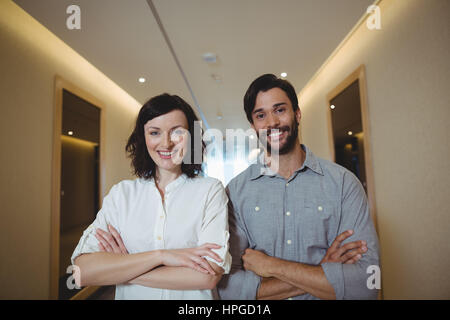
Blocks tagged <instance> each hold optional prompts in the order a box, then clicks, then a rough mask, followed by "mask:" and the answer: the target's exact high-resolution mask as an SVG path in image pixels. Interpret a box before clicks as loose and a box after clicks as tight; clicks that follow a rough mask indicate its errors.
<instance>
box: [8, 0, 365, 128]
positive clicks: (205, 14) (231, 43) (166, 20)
mask: <svg viewBox="0 0 450 320" xmlns="http://www.w3.org/2000/svg"><path fill="white" fill-rule="evenodd" d="M14 2H15V3H17V4H18V5H19V6H21V7H22V8H23V9H24V10H25V11H27V12H28V13H29V14H30V15H31V16H33V17H34V18H35V19H36V20H38V21H39V22H40V23H41V24H43V25H44V26H45V27H47V28H48V29H49V30H50V31H51V32H53V33H54V34H55V35H56V36H58V37H59V38H60V39H62V40H63V41H64V42H65V43H67V44H68V45H69V46H70V47H72V48H73V49H74V50H76V51H77V52H78V53H79V54H80V55H82V56H83V57H84V58H85V59H87V60H88V61H89V62H90V63H92V64H93V65H94V66H96V67H97V68H98V69H99V70H100V71H102V72H103V73H104V74H105V75H107V76H108V77H109V78H111V79H112V80H113V81H114V82H116V83H117V84H118V85H119V86H120V87H121V88H123V89H124V90H125V91H127V92H128V93H129V94H130V95H131V96H133V97H134V98H135V99H136V100H137V101H139V102H141V103H144V102H145V101H146V100H147V99H148V98H150V97H152V96H154V95H157V94H160V93H163V92H168V93H171V94H178V95H180V96H181V97H183V98H184V99H186V100H187V101H188V102H189V103H190V104H191V105H192V106H193V107H199V108H200V109H199V110H201V112H199V115H200V114H201V113H203V115H204V117H205V119H206V120H207V124H208V125H209V127H213V128H218V129H220V130H223V131H224V130H225V129H226V128H229V129H236V128H242V129H244V130H246V129H247V128H249V124H248V122H247V120H246V117H245V114H244V111H243V106H242V99H243V96H244V93H245V91H246V90H247V88H248V86H249V84H250V83H251V81H253V80H254V79H255V78H256V77H258V76H259V75H262V74H264V73H274V74H276V75H278V76H279V75H280V73H281V72H287V78H286V79H287V80H289V81H290V82H291V83H292V84H293V85H294V87H295V88H296V90H297V92H300V90H301V89H302V88H303V87H304V86H305V85H306V83H307V82H308V80H309V79H310V78H311V77H312V76H313V75H314V73H315V72H316V71H317V69H319V67H320V66H321V65H322V64H323V63H324V61H325V60H326V59H327V58H328V56H329V55H330V54H331V53H332V52H333V50H334V49H335V48H336V47H337V46H338V45H339V43H340V42H341V41H342V40H343V39H344V38H345V36H346V35H347V34H348V33H349V32H350V30H351V29H352V27H353V26H354V25H355V24H356V23H357V22H358V20H359V19H360V18H361V16H363V14H364V13H365V12H366V9H367V7H368V6H369V5H371V4H372V2H373V0H339V1H338V0H279V1H270V0H228V1H220V0H208V1H207V0H153V2H152V1H150V0H148V2H150V3H153V5H154V8H155V9H156V12H157V14H158V15H159V18H160V21H161V23H162V26H163V28H164V29H165V32H166V34H167V37H168V39H169V41H170V43H171V45H172V47H173V50H174V52H175V54H176V56H177V58H178V60H179V63H180V66H181V70H183V72H184V75H185V77H186V79H187V82H186V81H185V79H184V78H183V76H182V73H181V71H180V69H179V67H178V66H177V64H176V62H175V59H174V57H173V56H172V54H171V51H170V50H169V47H168V45H167V42H166V39H165V38H164V36H163V33H162V31H161V29H160V26H159V25H158V23H157V20H156V19H155V16H154V15H153V13H152V10H151V9H150V5H149V3H148V2H147V1H146V0H126V1H124V0H39V1H36V0H14ZM72 4H76V5H78V6H79V7H80V8H81V29H80V30H69V29H68V28H67V27H66V19H67V18H68V17H69V16H70V14H67V13H66V8H67V7H68V6H69V5H72ZM43 45H45V44H43ZM207 52H212V53H215V54H216V55H217V57H218V59H217V62H216V63H213V64H208V63H206V62H204V61H203V60H202V55H203V54H204V53H207ZM141 76H142V77H145V78H146V79H147V81H146V82H145V83H143V84H141V83H139V82H138V78H139V77H141ZM213 76H215V77H216V78H219V81H217V80H214V79H213ZM187 83H188V84H189V86H190V88H191V90H192V94H191V91H190V90H189V88H188V86H187ZM193 96H194V97H195V98H196V100H194V99H193ZM300 107H301V106H300ZM218 115H221V116H222V119H220V120H219V119H218Z"/></svg>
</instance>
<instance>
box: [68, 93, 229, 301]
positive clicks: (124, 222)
mask: <svg viewBox="0 0 450 320" xmlns="http://www.w3.org/2000/svg"><path fill="white" fill-rule="evenodd" d="M195 121H197V117H196V116H195V113H194V111H193V110H192V108H191V107H190V106H189V105H188V104H187V103H186V102H185V101H184V100H182V99H181V98H180V97H178V96H171V95H168V94H163V95H160V96H157V97H154V98H152V99H150V100H149V101H148V102H147V103H145V104H144V106H143V107H142V108H141V110H140V112H139V115H138V118H137V120H136V126H135V128H134V130H133V132H132V134H131V136H130V138H129V140H128V143H127V146H126V150H127V152H128V153H129V156H130V158H131V160H132V167H133V169H134V173H135V175H136V176H137V177H138V179H136V180H124V181H121V182H120V183H118V184H116V185H115V186H113V187H112V189H111V191H110V193H109V194H108V195H107V196H106V197H105V198H104V200H103V206H102V209H101V210H100V211H99V213H98V214H97V217H96V219H95V221H94V223H93V224H91V225H90V226H89V227H88V228H87V229H86V230H85V231H84V233H83V236H82V237H81V239H80V241H79V243H78V246H77V247H76V249H75V251H74V253H73V255H72V262H73V263H74V264H75V265H77V266H78V267H79V268H75V270H76V272H79V273H78V274H76V275H75V279H76V281H77V282H78V284H79V285H81V286H86V285H116V296H115V297H116V299H213V298H215V297H217V295H216V291H215V287H216V284H217V282H218V281H219V280H220V278H221V276H222V274H223V273H228V272H229V269H230V265H231V256H230V255H229V253H228V238H229V233H228V213H227V200H228V198H227V196H226V194H225V190H224V188H223V186H222V183H221V182H220V181H218V180H216V179H214V178H205V177H200V176H199V174H200V172H201V166H202V163H192V161H191V160H192V158H193V157H194V154H195V152H194V146H196V145H200V146H201V150H200V152H202V150H203V144H202V143H194V142H195V141H191V140H194V139H195V138H196V139H200V140H201V139H202V136H201V134H200V133H197V134H194V128H196V126H194V124H195ZM191 136H192V137H194V139H190V137H191Z"/></svg>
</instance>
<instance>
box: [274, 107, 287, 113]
mask: <svg viewBox="0 0 450 320" xmlns="http://www.w3.org/2000/svg"><path fill="white" fill-rule="evenodd" d="M285 110H286V109H285V108H279V109H277V110H276V111H275V112H277V113H283V112H284V111H285Z"/></svg>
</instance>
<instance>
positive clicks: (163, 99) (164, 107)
mask: <svg viewBox="0 0 450 320" xmlns="http://www.w3.org/2000/svg"><path fill="white" fill-rule="evenodd" d="M173 110H180V111H182V112H183V113H184V115H185V116H186V119H187V123H188V131H189V133H190V135H191V139H190V140H191V145H190V152H188V154H190V157H191V159H190V164H186V163H184V162H183V163H182V164H181V171H182V172H183V173H185V174H186V175H187V176H188V177H189V178H193V177H195V176H197V175H198V174H199V173H200V172H201V171H202V163H195V162H194V155H195V152H194V146H196V145H201V148H202V150H201V153H202V159H203V154H204V151H205V144H204V142H203V140H202V130H201V128H200V127H197V128H198V130H197V131H198V132H194V131H195V130H196V127H195V126H194V122H195V121H198V118H197V116H196V115H195V112H194V110H193V109H192V107H191V106H190V105H189V104H188V103H187V102H186V101H184V100H183V99H181V98H180V97H179V96H177V95H169V94H167V93H164V94H161V95H159V96H155V97H153V98H151V99H150V100H148V101H147V102H146V103H145V104H144V105H143V106H142V108H141V110H140V111H139V114H138V117H137V119H136V125H135V127H134V130H133V132H132V133H131V135H130V137H129V138H128V142H127V145H126V147H125V150H126V152H127V153H128V156H129V158H131V166H132V168H133V170H134V174H135V175H136V176H137V177H139V178H144V179H150V178H152V177H153V178H154V177H155V167H156V165H155V162H154V161H153V159H152V158H151V157H150V155H149V153H148V151H147V145H146V143H145V136H144V125H145V124H146V123H147V122H148V121H149V120H152V119H153V118H156V117H159V116H161V115H163V114H166V113H169V112H171V111H173ZM195 139H200V140H201V143H199V144H195V143H194V141H195Z"/></svg>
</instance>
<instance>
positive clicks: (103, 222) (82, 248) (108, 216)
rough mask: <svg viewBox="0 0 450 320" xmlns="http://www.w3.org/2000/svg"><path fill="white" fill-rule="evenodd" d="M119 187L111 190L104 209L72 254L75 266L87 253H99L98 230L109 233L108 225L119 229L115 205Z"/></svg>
mask: <svg viewBox="0 0 450 320" xmlns="http://www.w3.org/2000/svg"><path fill="white" fill-rule="evenodd" d="M117 192H118V191H117V185H116V186H113V187H112V188H111V191H110V192H109V194H108V195H107V196H106V197H105V198H104V199H103V204H102V208H101V209H100V211H99V212H98V213H97V216H96V218H95V220H94V222H92V224H91V225H89V227H87V228H86V230H84V231H83V235H82V236H81V238H80V241H79V242H78V244H77V246H76V248H75V250H74V251H73V253H72V257H71V258H70V260H71V261H72V264H73V265H75V259H76V258H77V257H78V256H80V255H82V254H85V253H93V252H99V251H100V248H99V246H98V240H97V238H96V237H95V233H96V229H98V228H100V229H102V230H104V231H108V224H110V225H112V226H113V227H115V228H116V229H118V230H119V228H118V227H117V225H118V224H117V209H116V205H115V197H116V194H117Z"/></svg>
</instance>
